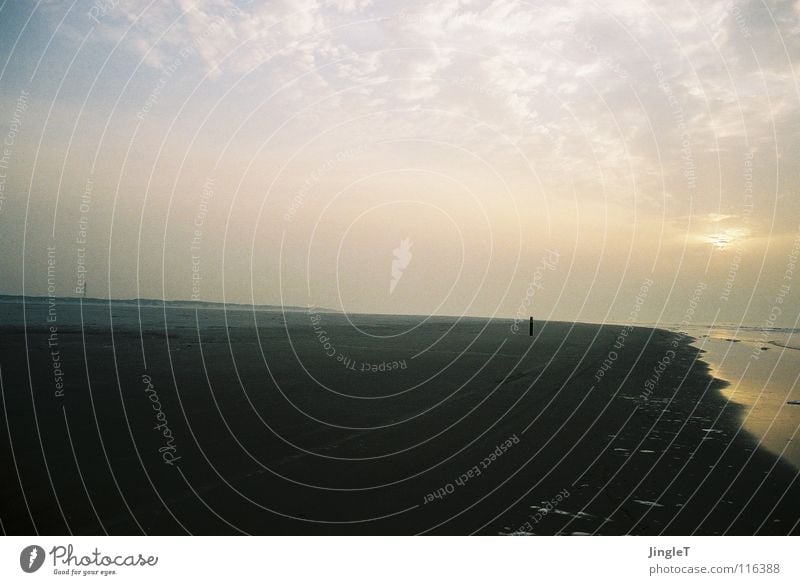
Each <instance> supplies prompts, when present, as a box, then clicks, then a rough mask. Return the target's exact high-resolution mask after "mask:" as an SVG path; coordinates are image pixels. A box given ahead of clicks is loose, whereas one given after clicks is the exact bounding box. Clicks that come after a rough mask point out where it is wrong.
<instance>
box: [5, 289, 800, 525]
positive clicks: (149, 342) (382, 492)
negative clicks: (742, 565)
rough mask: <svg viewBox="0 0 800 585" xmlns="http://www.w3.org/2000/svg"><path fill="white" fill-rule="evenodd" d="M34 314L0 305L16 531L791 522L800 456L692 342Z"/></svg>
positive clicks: (646, 335) (354, 319) (106, 309)
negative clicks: (782, 450) (777, 449)
mask: <svg viewBox="0 0 800 585" xmlns="http://www.w3.org/2000/svg"><path fill="white" fill-rule="evenodd" d="M48 314H49V307H48V305H47V303H46V302H38V303H29V304H28V305H27V312H26V313H25V315H24V316H23V311H22V304H21V303H18V302H8V301H7V302H3V303H0V317H1V320H0V324H2V325H0V327H2V335H1V336H0V368H2V371H1V374H2V376H1V377H2V403H1V404H0V406H2V411H3V413H2V416H0V425H2V429H0V436H2V437H3V439H2V440H0V465H2V471H3V477H5V478H10V480H8V479H7V480H6V481H4V482H3V484H2V486H0V520H2V527H3V530H4V531H5V532H6V533H8V534H31V533H34V532H38V533H41V534H69V533H74V534H104V533H109V534H142V533H145V534H185V533H192V534H230V533H234V534H235V533H249V534H418V533H424V534H472V533H479V534H510V533H530V534H628V533H632V534H681V535H683V534H789V533H796V532H797V531H798V520H799V519H800V507H798V506H797V505H796V502H797V501H798V496H800V481H798V475H797V471H796V469H795V468H794V467H793V466H792V465H790V464H789V463H787V462H786V461H784V460H783V459H781V458H779V457H777V456H776V455H775V453H774V452H772V451H770V450H769V449H766V448H763V447H760V446H759V441H758V439H757V438H756V437H754V436H753V435H752V434H750V433H748V432H746V431H743V430H742V429H741V423H742V418H743V415H744V414H745V408H744V407H742V406H741V405H739V404H737V403H735V402H733V401H730V400H728V399H727V398H726V397H725V395H724V392H725V385H726V383H725V382H723V381H720V380H716V379H714V378H713V377H712V376H711V372H710V369H709V367H708V366H707V365H706V364H705V363H703V362H701V361H699V359H698V358H699V357H700V351H699V349H697V348H695V347H692V345H691V342H692V339H691V338H689V337H683V336H680V335H676V334H675V333H670V332H668V331H664V330H657V329H648V328H636V329H633V330H632V331H631V332H630V334H629V335H628V336H627V337H626V338H625V341H624V343H623V344H622V345H621V346H620V344H619V343H618V339H619V338H618V336H619V333H620V330H621V329H622V327H620V326H613V325H607V326H600V325H591V324H574V323H559V322H550V323H540V322H537V323H536V326H535V336H534V337H533V338H531V337H529V336H528V335H527V334H526V333H527V332H526V327H521V330H522V331H521V333H517V334H513V333H512V332H511V322H510V321H507V320H483V319H461V320H458V319H455V318H444V317H441V318H427V319H425V318H420V317H388V316H350V319H351V320H348V317H347V316H344V315H340V314H336V313H326V312H322V311H320V312H307V311H302V310H299V311H291V312H286V313H283V312H281V311H269V310H263V311H255V312H254V311H251V310H246V309H241V308H238V309H235V310H231V311H223V310H218V309H216V308H213V307H199V308H193V307H191V306H187V305H183V306H172V307H162V306H160V305H159V304H157V303H156V304H153V305H152V306H147V307H143V308H138V307H137V306H136V305H135V304H121V303H115V304H111V305H109V304H108V303H103V302H99V303H93V302H90V303H87V304H86V305H84V306H81V305H80V304H77V305H76V304H74V303H67V302H58V303H57V304H56V307H55V309H54V314H55V319H56V320H55V321H52V322H48V320H47V319H48ZM524 325H526V324H524ZM50 326H55V327H56V329H55V337H52V335H53V331H51V330H50V329H49V327H50ZM54 339H55V342H56V345H55V346H54V345H53V340H54ZM615 343H616V345H615ZM54 351H58V355H57V358H58V366H59V367H58V368H55V367H54V363H55V362H54V357H53V355H54V354H53V352H54ZM612 352H613V355H612ZM612 358H613V359H612ZM665 358H667V359H665ZM604 362H605V363H606V369H605V370H602V369H601V368H603V363H604ZM659 363H660V364H661V365H659ZM55 370H60V372H61V382H63V388H62V389H61V390H63V392H60V391H59V389H58V387H57V383H58V381H57V377H58V375H57V374H56V373H55ZM600 371H602V373H603V375H602V376H599V375H598V374H599V373H600ZM656 373H657V380H656V382H654V381H653V380H654V379H655V375H656ZM167 429H168V431H169V433H168V434H165V433H166V430H167Z"/></svg>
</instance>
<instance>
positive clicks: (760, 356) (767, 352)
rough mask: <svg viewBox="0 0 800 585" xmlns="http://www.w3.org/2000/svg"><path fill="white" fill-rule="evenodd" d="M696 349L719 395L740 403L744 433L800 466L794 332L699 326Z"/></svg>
mask: <svg viewBox="0 0 800 585" xmlns="http://www.w3.org/2000/svg"><path fill="white" fill-rule="evenodd" d="M696 337H697V342H696V343H695V344H694V345H695V346H696V347H698V348H700V349H702V350H703V355H702V359H703V361H705V362H707V363H708V364H709V365H710V366H711V368H712V375H713V376H714V377H716V378H719V379H721V380H725V381H726V382H727V383H728V385H727V386H726V387H725V388H724V389H723V390H722V395H723V396H724V397H725V398H726V399H728V400H730V401H731V402H734V403H737V404H739V405H741V406H742V407H743V409H744V410H743V413H742V416H743V418H742V431H743V432H747V433H749V434H751V435H753V436H754V437H755V438H757V439H758V440H759V441H760V442H761V446H762V447H764V448H765V449H768V450H770V451H771V452H773V453H776V454H777V455H780V456H781V457H783V459H785V460H786V461H789V462H790V463H791V464H792V465H794V466H795V468H797V469H800V405H798V404H797V402H798V401H800V384H798V379H799V378H800V349H798V348H797V347H796V345H797V343H798V337H797V334H796V332H789V331H783V330H766V331H755V330H742V329H739V330H737V329H729V328H719V327H717V328H697V333H696Z"/></svg>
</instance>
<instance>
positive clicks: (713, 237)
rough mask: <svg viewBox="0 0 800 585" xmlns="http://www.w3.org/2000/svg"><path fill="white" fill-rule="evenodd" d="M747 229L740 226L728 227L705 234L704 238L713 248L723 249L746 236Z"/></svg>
mask: <svg viewBox="0 0 800 585" xmlns="http://www.w3.org/2000/svg"><path fill="white" fill-rule="evenodd" d="M748 234H749V231H748V230H746V229H742V228H730V229H726V230H725V231H723V232H717V233H714V234H709V235H707V236H705V238H704V240H705V241H706V242H708V243H710V244H711V245H712V246H713V247H714V249H715V250H725V249H727V248H729V247H731V246H732V245H733V244H735V243H737V242H741V241H742V240H743V239H745V238H746V237H747V235H748Z"/></svg>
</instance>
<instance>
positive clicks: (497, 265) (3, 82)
mask: <svg viewBox="0 0 800 585" xmlns="http://www.w3.org/2000/svg"><path fill="white" fill-rule="evenodd" d="M798 57H800V1H797V0H795V1H773V2H763V1H745V0H741V1H739V0H734V1H719V2H715V1H710V0H704V1H702V2H700V1H696V2H686V1H681V0H678V1H674V0H670V1H669V2H667V1H663V2H662V1H656V2H653V1H644V0H625V1H623V0H613V1H608V2H591V1H589V2H587V1H583V0H581V1H570V0H567V1H564V0H559V1H557V2H521V1H510V0H495V1H469V0H444V1H437V2H388V1H387V2H383V1H381V2H378V1H369V0H326V1H312V0H286V1H277V2H271V1H270V2H247V1H238V2H234V1H232V0H205V1H190V0H180V1H171V2H169V1H158V2H156V1H153V2H149V1H144V2H140V1H127V2H126V1H124V0H97V1H96V2H89V1H82V0H77V1H75V2H55V1H41V2H33V1H18V2H17V1H11V0H6V1H5V2H3V3H2V5H0V141H2V145H0V148H2V150H0V175H2V176H0V245H2V249H3V251H4V252H3V254H2V255H0V294H14V295H16V294H27V295H56V296H82V295H84V294H86V295H87V296H89V297H99V298H135V297H140V298H159V299H161V298H163V299H194V300H202V301H224V302H228V303H257V304H272V305H295V306H307V305H315V306H322V307H328V308H334V309H338V310H343V311H346V312H354V313H357V312H378V313H391V314H418V315H428V314H441V315H470V316H496V317H506V318H508V317H512V318H513V317H515V316H516V317H518V318H520V319H525V320H527V316H528V315H533V316H535V317H536V318H537V319H556V320H570V321H573V320H577V321H592V322H609V321H611V322H640V323H678V322H685V323H686V324H700V323H703V324H705V323H712V322H713V323H719V324H744V325H750V326H761V327H764V326H780V327H793V326H795V325H796V323H797V319H798V314H799V313H800V312H799V311H798V310H797V308H798V306H799V305H798V301H800V267H797V266H796V262H797V259H798V254H800V191H799V189H798V187H799V186H800V176H799V172H800V164H798V163H799V162H800V160H798V159H799V158H800V124H799V123H800V85H799V84H798V75H797V73H798V70H797V69H796V67H795V62H796V60H797V59H798ZM84 285H85V286H86V290H85V291H84Z"/></svg>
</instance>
